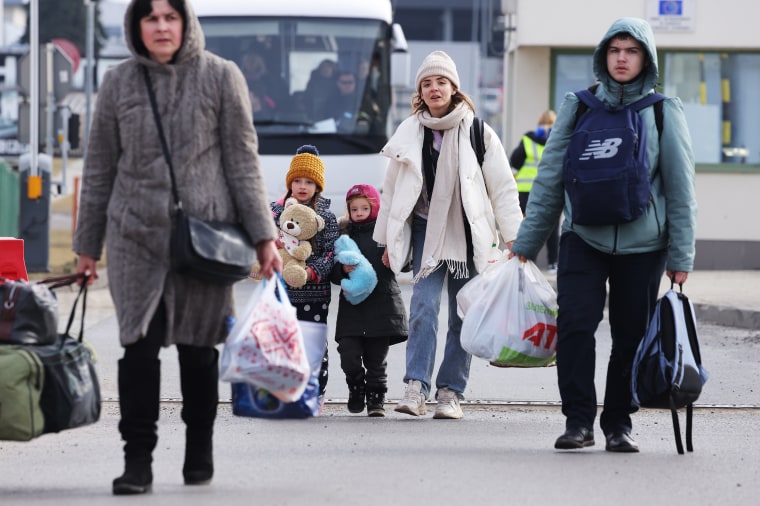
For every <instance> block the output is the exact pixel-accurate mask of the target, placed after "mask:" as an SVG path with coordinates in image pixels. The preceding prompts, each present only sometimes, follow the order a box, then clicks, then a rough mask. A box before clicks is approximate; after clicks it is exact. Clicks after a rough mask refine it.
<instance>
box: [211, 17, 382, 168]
mask: <svg viewBox="0 0 760 506" xmlns="http://www.w3.org/2000/svg"><path fill="white" fill-rule="evenodd" d="M201 25H202V26H203V31H204V34H205V37H206V49H208V50H209V51H211V52H213V53H216V54H218V55H219V56H222V57H224V58H226V59H228V60H232V61H234V62H235V63H237V64H238V66H239V67H240V69H241V70H242V71H243V74H244V75H245V77H246V81H247V82H248V88H249V93H250V98H251V105H252V108H253V121H254V123H255V125H256V132H257V133H258V136H259V138H260V139H261V143H260V145H259V150H260V152H261V153H262V154H292V152H293V145H294V142H298V143H300V144H307V143H311V144H316V145H319V146H320V152H322V153H323V154H331V153H333V154H337V153H341V154H350V153H369V152H372V153H376V152H378V151H379V150H380V148H382V146H383V144H384V143H385V142H386V140H387V137H388V134H389V132H388V127H389V121H388V115H389V109H390V102H391V91H390V84H389V81H390V80H389V69H390V49H389V47H388V46H389V41H388V37H389V27H388V25H387V24H386V23H384V22H383V21H380V20H368V19H350V18H312V17H309V18H298V17H277V18H274V17H245V16H235V17H204V18H202V19H201ZM296 138H297V139H296Z"/></svg>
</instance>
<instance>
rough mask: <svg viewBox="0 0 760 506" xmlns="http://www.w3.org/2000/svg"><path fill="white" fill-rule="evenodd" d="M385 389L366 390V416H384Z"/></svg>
mask: <svg viewBox="0 0 760 506" xmlns="http://www.w3.org/2000/svg"><path fill="white" fill-rule="evenodd" d="M384 404H385V391H379V390H369V391H368V392H367V416H385V407H384Z"/></svg>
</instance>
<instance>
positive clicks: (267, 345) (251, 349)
mask: <svg viewBox="0 0 760 506" xmlns="http://www.w3.org/2000/svg"><path fill="white" fill-rule="evenodd" d="M275 289H276V290H277V291H276V292H275ZM310 374H311V368H310V367H309V359H308V357H307V355H306V348H305V346H304V340H303V334H302V332H301V326H300V325H299V323H298V319H297V318H296V309H295V308H294V307H293V305H292V304H291V303H290V299H288V294H287V290H286V289H285V285H284V284H283V281H282V278H281V277H280V276H279V274H278V275H277V276H276V277H274V278H272V279H266V280H264V281H262V283H261V284H260V285H259V286H258V287H256V290H255V291H254V293H253V295H252V296H251V299H250V300H249V301H248V304H247V305H246V308H245V310H244V312H243V314H242V315H241V316H240V318H238V319H237V321H236V322H235V325H234V326H233V327H232V329H231V330H230V334H229V336H228V337H227V341H226V342H225V343H224V349H223V350H222V359H221V366H220V368H219V378H220V379H221V380H222V381H229V382H244V383H248V384H250V385H254V386H257V387H260V388H263V389H266V390H268V391H269V392H270V393H271V394H272V395H273V396H275V397H276V398H278V399H279V400H281V401H283V402H292V401H295V400H297V399H298V398H299V397H301V394H303V392H304V390H305V389H306V385H307V383H308V382H309V376H310Z"/></svg>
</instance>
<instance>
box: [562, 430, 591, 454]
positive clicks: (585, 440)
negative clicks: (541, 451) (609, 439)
mask: <svg viewBox="0 0 760 506" xmlns="http://www.w3.org/2000/svg"><path fill="white" fill-rule="evenodd" d="M586 446H594V431H593V430H591V429H586V428H584V427H577V428H572V429H567V430H565V433H564V434H562V435H561V436H560V437H558V438H557V441H555V442H554V448H556V449H558V450H576V449H578V448H585V447H586Z"/></svg>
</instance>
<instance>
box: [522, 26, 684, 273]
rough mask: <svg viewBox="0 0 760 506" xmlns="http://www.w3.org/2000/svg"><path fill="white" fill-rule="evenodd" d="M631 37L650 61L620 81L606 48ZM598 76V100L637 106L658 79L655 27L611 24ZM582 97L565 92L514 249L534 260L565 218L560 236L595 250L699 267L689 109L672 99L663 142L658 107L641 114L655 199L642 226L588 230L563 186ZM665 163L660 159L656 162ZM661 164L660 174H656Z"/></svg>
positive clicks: (598, 55) (597, 59) (598, 54)
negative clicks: (658, 254) (655, 255)
mask: <svg viewBox="0 0 760 506" xmlns="http://www.w3.org/2000/svg"><path fill="white" fill-rule="evenodd" d="M624 33H627V34H630V35H631V36H633V37H634V38H635V39H636V40H638V41H639V42H640V43H641V44H642V46H643V47H644V48H645V51H646V52H647V56H648V58H647V63H645V66H644V70H643V71H642V72H641V74H640V75H639V76H637V77H636V78H635V79H633V80H632V81H631V82H628V83H625V84H621V83H618V82H617V81H615V80H614V79H612V77H611V76H610V75H609V73H608V72H607V55H606V52H607V45H608V42H609V41H610V39H612V38H613V37H615V36H616V35H620V34H624ZM593 58H594V61H593V68H594V74H595V75H596V78H597V80H598V81H599V86H598V88H597V89H596V96H597V97H598V98H599V99H600V100H602V101H603V102H605V103H608V104H611V105H612V104H631V103H633V102H636V101H637V100H639V99H640V98H642V97H643V96H644V95H648V94H650V93H653V92H654V88H655V86H656V85H657V78H658V75H659V71H658V66H657V49H656V47H655V43H654V35H653V33H652V29H651V28H650V26H649V24H648V23H647V22H646V21H644V20H642V19H636V18H622V19H619V20H617V21H615V23H613V25H612V26H611V27H610V29H609V30H608V31H607V33H606V34H605V36H604V38H603V39H602V40H601V42H600V43H599V45H598V46H597V48H596V50H595V51H594V57H593ZM577 109H578V98H577V97H576V95H575V93H572V92H570V93H566V94H565V97H564V101H563V103H562V106H561V107H560V110H559V115H558V117H557V122H556V123H555V125H554V128H552V135H551V136H550V137H549V140H548V142H547V144H546V148H545V150H544V154H543V157H542V158H541V162H540V163H539V166H538V176H537V177H536V179H535V180H534V182H533V189H532V190H531V193H530V199H529V201H528V207H527V216H526V217H525V219H524V220H523V222H522V224H521V225H520V231H519V233H518V236H517V239H516V240H515V242H514V244H513V245H512V251H513V252H514V253H515V254H517V255H520V256H525V257H527V258H531V259H535V258H536V255H537V254H538V252H539V251H540V249H541V247H542V246H543V244H544V242H545V241H546V238H547V237H548V235H549V233H550V232H551V230H552V227H553V226H554V224H555V223H556V222H557V220H559V218H560V213H563V215H564V222H563V225H562V232H563V233H564V232H568V231H572V232H575V233H576V234H578V236H579V237H581V238H582V239H583V240H584V241H585V242H586V243H587V244H589V245H590V246H592V247H593V248H595V249H597V250H599V251H602V252H604V253H610V254H621V255H624V254H631V253H644V252H649V251H657V250H662V249H666V248H667V251H668V255H667V264H666V268H667V269H668V270H673V271H683V272H690V271H691V270H692V268H693V266H694V243H695V231H696V218H697V202H696V192H695V188H694V153H693V151H692V147H691V138H690V135H689V130H688V127H687V125H686V118H685V116H684V112H683V104H682V103H681V100H680V99H678V98H669V99H667V100H665V102H664V105H663V129H662V135H661V137H660V142H659V143H657V142H652V141H651V139H657V138H658V132H657V126H656V125H655V119H654V109H653V107H651V106H650V107H647V108H645V109H643V110H642V111H641V112H640V114H641V116H642V118H643V119H644V121H645V122H646V125H647V139H650V141H649V142H648V143H647V152H648V155H649V161H650V167H652V169H651V173H650V178H651V175H652V174H653V173H656V174H655V177H654V179H653V180H652V186H651V192H652V199H651V201H650V204H649V206H648V207H647V209H646V212H645V213H644V214H643V215H642V216H641V217H640V218H638V219H637V220H636V221H633V222H631V223H626V224H622V225H606V226H582V225H576V224H574V223H573V214H572V208H571V206H570V202H569V199H568V197H567V194H566V193H565V189H564V184H563V181H562V172H563V163H564V157H565V151H566V150H567V146H568V144H569V142H570V138H571V136H572V134H573V128H574V126H575V114H576V111H577ZM658 158H659V161H658ZM658 166H659V170H658Z"/></svg>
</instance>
